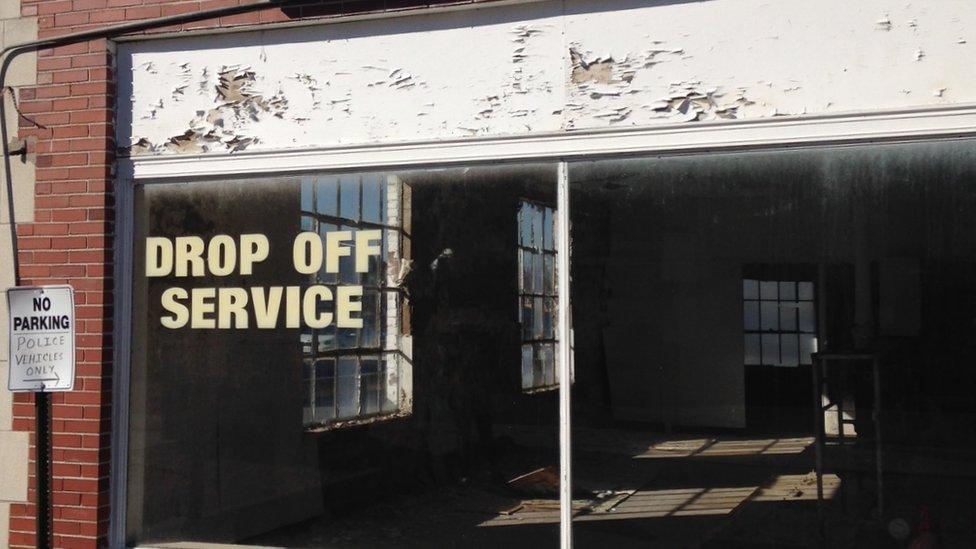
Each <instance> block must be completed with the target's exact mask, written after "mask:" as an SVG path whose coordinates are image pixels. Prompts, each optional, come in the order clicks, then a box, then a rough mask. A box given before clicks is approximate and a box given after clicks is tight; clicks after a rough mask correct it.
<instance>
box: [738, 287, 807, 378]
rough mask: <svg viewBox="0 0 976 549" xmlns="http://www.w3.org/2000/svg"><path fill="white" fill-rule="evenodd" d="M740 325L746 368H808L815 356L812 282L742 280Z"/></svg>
mask: <svg viewBox="0 0 976 549" xmlns="http://www.w3.org/2000/svg"><path fill="white" fill-rule="evenodd" d="M742 324H743V331H744V336H743V337H744V341H743V344H744V350H745V356H744V358H745V364H746V365H750V366H752V365H762V366H798V365H801V364H803V365H807V364H811V363H812V358H811V355H812V354H813V353H815V352H817V323H816V307H815V300H814V285H813V282H810V281H779V280H756V279H744V280H743V281H742Z"/></svg>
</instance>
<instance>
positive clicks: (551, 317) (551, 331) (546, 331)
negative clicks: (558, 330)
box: [542, 297, 557, 339]
mask: <svg viewBox="0 0 976 549" xmlns="http://www.w3.org/2000/svg"><path fill="white" fill-rule="evenodd" d="M544 302H545V312H544V313H543V315H542V337H543V339H555V337H556V334H555V326H556V314H557V313H556V300H555V299H553V298H551V297H547V298H545V299H544Z"/></svg>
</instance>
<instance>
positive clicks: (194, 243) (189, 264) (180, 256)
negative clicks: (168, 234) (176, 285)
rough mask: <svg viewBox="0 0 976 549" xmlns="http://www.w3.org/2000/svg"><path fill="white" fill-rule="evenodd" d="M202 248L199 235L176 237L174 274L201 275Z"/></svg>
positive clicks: (202, 266)
mask: <svg viewBox="0 0 976 549" xmlns="http://www.w3.org/2000/svg"><path fill="white" fill-rule="evenodd" d="M203 248H204V245H203V239H202V238H200V237H199V236H178V237H176V260H175V261H176V276H203V274H204V262H203Z"/></svg>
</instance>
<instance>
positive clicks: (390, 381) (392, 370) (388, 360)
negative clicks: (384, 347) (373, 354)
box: [380, 354, 400, 413]
mask: <svg viewBox="0 0 976 549" xmlns="http://www.w3.org/2000/svg"><path fill="white" fill-rule="evenodd" d="M382 373H383V375H384V376H385V379H386V383H385V385H384V390H383V392H382V395H381V397H380V411H382V412H384V413H385V412H395V411H396V410H397V407H398V406H399V403H400V368H399V358H398V357H397V356H396V355H394V354H390V355H386V357H385V358H384V359H383V372H382Z"/></svg>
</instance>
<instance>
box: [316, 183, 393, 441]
mask: <svg viewBox="0 0 976 549" xmlns="http://www.w3.org/2000/svg"><path fill="white" fill-rule="evenodd" d="M408 191H409V189H408V188H407V187H406V186H404V185H401V184H400V183H399V181H398V180H397V179H396V178H393V177H388V176H386V175H382V174H355V175H343V176H325V177H310V178H305V179H303V180H302V199H301V200H302V205H301V207H302V230H303V231H315V232H318V233H319V234H320V235H321V236H322V240H323V241H325V237H326V234H327V233H330V232H333V231H357V230H369V229H379V230H381V231H382V240H381V250H382V253H381V255H380V256H379V257H377V256H371V257H370V260H369V269H368V272H365V273H357V272H356V268H355V259H354V258H355V246H354V241H349V242H346V245H348V246H349V247H350V248H352V249H353V251H352V253H350V255H349V256H345V257H341V258H340V260H339V272H338V273H327V272H326V267H325V264H324V263H323V265H322V269H321V270H320V271H319V272H318V273H315V274H313V275H311V276H310V278H311V280H310V281H309V283H310V284H318V285H324V286H328V287H329V288H331V289H332V291H333V295H334V294H335V291H336V286H338V285H360V286H362V287H363V296H362V312H361V313H360V316H361V318H362V319H363V327H362V328H361V329H355V328H337V327H336V326H335V324H334V323H333V324H332V325H330V326H328V327H326V328H322V329H312V328H303V330H302V334H301V344H302V354H303V356H304V364H303V377H302V379H303V383H304V387H305V400H304V406H303V411H304V419H303V421H304V424H305V426H306V427H311V428H316V427H327V426H329V425H330V424H335V423H337V422H346V421H350V420H357V419H364V418H369V417H375V416H380V415H390V414H396V413H398V412H405V411H404V410H402V409H401V405H400V402H401V397H400V394H401V387H400V381H401V379H402V377H401V376H402V375H406V374H405V372H404V368H403V366H404V361H406V360H407V359H408V357H407V356H406V355H405V354H404V353H403V351H402V349H401V345H400V342H401V335H408V334H402V333H401V332H402V330H401V327H402V320H403V318H402V313H403V311H404V305H405V301H406V300H405V297H404V295H403V292H402V290H401V288H400V287H399V286H400V280H399V278H400V277H399V273H400V271H401V264H402V263H403V262H404V261H406V260H405V259H404V258H405V257H408V256H409V252H408V250H409V242H408V241H409V234H408V231H409V224H408V223H406V221H405V218H404V217H402V216H403V212H405V211H407V210H408V209H409V208H405V207H404V201H409V193H408ZM320 307H322V309H321V310H322V311H323V312H334V310H333V308H334V303H333V302H331V301H328V302H327V301H323V302H321V303H320Z"/></svg>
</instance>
